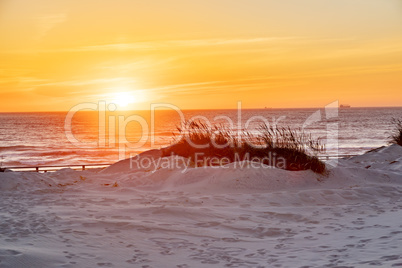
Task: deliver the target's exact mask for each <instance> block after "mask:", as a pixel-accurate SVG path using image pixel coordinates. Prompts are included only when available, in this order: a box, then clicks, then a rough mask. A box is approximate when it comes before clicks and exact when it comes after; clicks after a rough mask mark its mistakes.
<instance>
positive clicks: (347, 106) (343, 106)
mask: <svg viewBox="0 0 402 268" xmlns="http://www.w3.org/2000/svg"><path fill="white" fill-rule="evenodd" d="M339 108H350V105H349V104H341V106H339Z"/></svg>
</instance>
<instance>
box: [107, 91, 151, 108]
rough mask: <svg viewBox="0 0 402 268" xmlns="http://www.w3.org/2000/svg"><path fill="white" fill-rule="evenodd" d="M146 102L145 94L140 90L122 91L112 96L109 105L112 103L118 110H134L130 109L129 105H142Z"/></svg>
mask: <svg viewBox="0 0 402 268" xmlns="http://www.w3.org/2000/svg"><path fill="white" fill-rule="evenodd" d="M144 101H146V97H145V93H144V92H143V91H141V90H131V91H123V92H117V93H114V94H113V97H112V100H111V103H114V104H116V105H117V106H118V108H120V109H122V108H124V109H126V108H135V107H131V106H130V105H131V104H134V103H142V102H144Z"/></svg>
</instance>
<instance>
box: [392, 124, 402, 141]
mask: <svg viewBox="0 0 402 268" xmlns="http://www.w3.org/2000/svg"><path fill="white" fill-rule="evenodd" d="M392 124H394V125H395V130H394V133H393V134H392V135H391V137H390V139H391V140H390V143H394V144H398V145H400V146H402V120H401V119H396V118H393V119H392Z"/></svg>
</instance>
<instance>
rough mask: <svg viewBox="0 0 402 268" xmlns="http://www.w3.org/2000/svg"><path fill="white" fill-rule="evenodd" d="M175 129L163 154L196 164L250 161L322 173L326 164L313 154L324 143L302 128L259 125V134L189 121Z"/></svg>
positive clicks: (322, 148) (318, 150) (321, 149)
mask: <svg viewBox="0 0 402 268" xmlns="http://www.w3.org/2000/svg"><path fill="white" fill-rule="evenodd" d="M178 131H179V135H177V136H176V138H175V140H174V143H173V144H172V145H171V146H169V147H168V148H165V149H164V151H163V155H164V156H168V155H179V156H183V157H188V158H191V159H192V160H193V161H194V162H195V163H196V164H197V165H217V164H218V163H221V162H219V161H216V160H217V159H218V160H219V159H225V160H226V162H235V161H242V160H251V161H260V162H261V163H264V164H266V165H271V166H275V167H277V168H282V169H286V170H295V171H297V170H307V169H311V170H312V171H314V172H316V173H320V174H322V173H325V164H324V163H323V162H321V161H320V160H319V159H318V158H317V156H316V153H318V152H320V151H323V150H324V149H325V148H324V146H323V145H322V144H321V143H320V141H319V140H315V139H313V138H312V136H311V135H308V134H305V133H304V132H303V131H301V130H292V129H290V128H289V127H288V128H276V127H275V128H274V127H269V126H266V125H262V126H260V128H259V129H258V133H250V132H247V131H233V130H231V129H229V128H227V127H225V126H223V125H214V126H210V125H208V124H206V123H203V122H200V121H191V122H185V123H184V124H183V126H182V127H178ZM307 151H310V152H311V153H312V155H309V154H308V153H307Z"/></svg>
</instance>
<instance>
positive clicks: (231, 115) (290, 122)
mask: <svg viewBox="0 0 402 268" xmlns="http://www.w3.org/2000/svg"><path fill="white" fill-rule="evenodd" d="M183 118H185V119H187V120H188V119H198V120H203V121H205V122H208V123H211V124H224V125H227V126H230V127H231V128H233V129H234V130H237V129H243V130H245V129H247V130H248V131H250V132H256V131H257V129H258V127H259V126H260V125H261V124H262V123H265V124H269V125H276V126H279V127H290V128H293V129H299V128H303V130H304V131H305V132H307V133H311V134H312V135H313V137H316V138H320V139H321V140H322V142H323V143H324V144H325V145H326V152H325V153H324V154H326V155H337V154H338V155H348V154H361V153H364V152H365V151H367V150H370V149H373V148H377V147H380V146H383V145H386V144H387V141H388V140H389V136H390V135H391V133H392V130H393V128H394V126H393V125H392V123H391V121H392V118H399V119H400V118H402V107H396V108H348V109H333V110H325V109H259V110H244V109H243V110H241V111H239V110H186V111H175V110H157V111H154V114H152V113H151V111H126V112H102V111H101V112H98V111H79V112H77V113H75V114H71V113H70V114H68V113H67V112H49V113H0V163H1V165H2V166H3V167H16V166H21V167H23V166H35V165H73V164H80V165H82V164H96V163H114V162H116V161H118V160H119V159H123V158H127V157H130V156H133V155H135V154H137V153H139V152H142V151H145V150H149V149H152V148H160V147H164V146H168V145H169V144H171V143H172V142H173V133H177V128H176V127H177V126H179V125H180V122H181V119H183ZM70 119H71V124H70V123H69V122H70Z"/></svg>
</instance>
